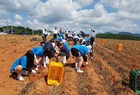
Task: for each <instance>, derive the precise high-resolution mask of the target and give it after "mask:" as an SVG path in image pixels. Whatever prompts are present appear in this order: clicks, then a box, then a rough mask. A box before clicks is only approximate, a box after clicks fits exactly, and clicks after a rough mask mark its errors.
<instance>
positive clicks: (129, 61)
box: [95, 44, 140, 69]
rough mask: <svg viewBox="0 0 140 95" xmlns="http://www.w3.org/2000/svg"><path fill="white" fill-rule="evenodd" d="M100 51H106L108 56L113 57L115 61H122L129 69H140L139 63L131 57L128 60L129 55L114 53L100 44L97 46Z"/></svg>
mask: <svg viewBox="0 0 140 95" xmlns="http://www.w3.org/2000/svg"><path fill="white" fill-rule="evenodd" d="M98 48H99V49H100V51H106V52H107V54H109V55H111V56H113V57H114V58H115V59H118V60H119V61H121V62H122V63H123V64H124V65H125V66H127V67H129V68H132V69H133V68H134V69H137V68H139V67H140V64H139V62H138V61H134V60H133V59H131V58H130V57H129V58H127V57H126V56H127V54H125V55H124V54H123V55H122V54H121V53H118V52H114V51H112V50H109V49H107V48H105V47H103V46H101V45H99V44H96V47H95V49H98ZM95 51H96V50H95Z"/></svg>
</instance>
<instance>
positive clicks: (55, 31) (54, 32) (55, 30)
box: [53, 27, 58, 39]
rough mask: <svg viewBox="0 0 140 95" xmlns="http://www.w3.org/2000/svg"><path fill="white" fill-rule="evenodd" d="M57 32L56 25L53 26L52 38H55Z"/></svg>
mask: <svg viewBox="0 0 140 95" xmlns="http://www.w3.org/2000/svg"><path fill="white" fill-rule="evenodd" d="M57 34H58V30H57V27H54V30H53V39H56V38H57Z"/></svg>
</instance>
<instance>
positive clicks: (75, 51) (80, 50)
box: [71, 45, 88, 73]
mask: <svg viewBox="0 0 140 95" xmlns="http://www.w3.org/2000/svg"><path fill="white" fill-rule="evenodd" d="M71 53H72V55H73V56H74V57H76V59H75V68H76V70H77V72H78V73H83V71H82V70H80V68H81V66H82V63H83V60H84V62H86V64H88V62H87V56H88V48H87V47H86V46H83V45H74V46H73V47H72V48H71Z"/></svg>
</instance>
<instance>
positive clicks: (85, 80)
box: [77, 61, 108, 95]
mask: <svg viewBox="0 0 140 95" xmlns="http://www.w3.org/2000/svg"><path fill="white" fill-rule="evenodd" d="M82 69H83V70H84V73H83V74H79V73H78V82H77V86H78V90H79V95H108V93H107V92H106V91H105V89H104V87H103V86H102V84H101V80H100V79H99V78H98V75H97V74H96V73H95V71H94V68H93V67H92V63H91V62H90V61H89V64H88V65H86V66H85V67H83V68H82Z"/></svg>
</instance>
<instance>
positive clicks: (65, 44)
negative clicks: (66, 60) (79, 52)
mask: <svg viewBox="0 0 140 95" xmlns="http://www.w3.org/2000/svg"><path fill="white" fill-rule="evenodd" d="M64 46H65V47H66V48H67V49H68V50H69V51H70V46H69V45H68V44H67V43H66V42H65V43H64Z"/></svg>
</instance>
